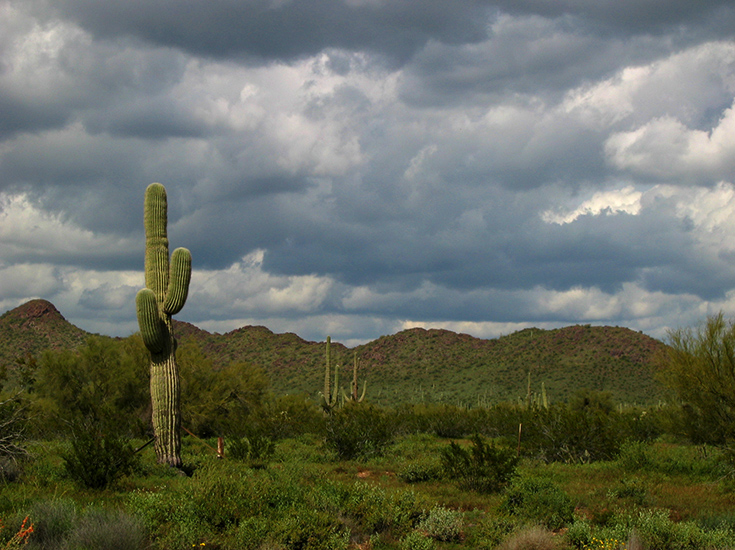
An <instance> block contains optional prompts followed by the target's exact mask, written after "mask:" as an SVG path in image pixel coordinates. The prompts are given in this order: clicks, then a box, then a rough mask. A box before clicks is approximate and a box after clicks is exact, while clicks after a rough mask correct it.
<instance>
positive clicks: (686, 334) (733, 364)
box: [659, 312, 735, 451]
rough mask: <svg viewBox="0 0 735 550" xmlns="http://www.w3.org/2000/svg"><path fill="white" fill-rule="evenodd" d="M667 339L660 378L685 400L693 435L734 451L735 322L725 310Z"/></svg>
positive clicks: (685, 411)
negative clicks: (728, 318)
mask: <svg viewBox="0 0 735 550" xmlns="http://www.w3.org/2000/svg"><path fill="white" fill-rule="evenodd" d="M666 343H667V344H668V345H669V348H668V349H667V351H666V353H665V354H664V355H662V356H661V357H660V360H659V363H660V365H659V366H660V370H659V378H660V379H661V381H662V382H663V383H664V384H665V385H666V386H668V387H669V388H671V389H672V390H674V391H675V392H676V394H677V395H678V396H679V398H680V399H681V400H682V402H683V413H684V417H685V422H686V425H685V428H686V430H687V432H688V435H689V437H690V438H691V439H692V440H693V441H694V442H696V443H712V444H716V445H720V446H722V447H725V448H729V449H730V450H731V451H735V448H733V445H735V322H734V321H733V320H729V321H728V320H726V319H725V317H724V315H723V314H722V312H720V313H718V314H717V315H713V316H710V317H708V318H707V320H706V322H705V323H704V324H702V325H700V326H699V327H696V328H685V329H679V330H674V331H670V332H669V334H668V338H667V342H666Z"/></svg>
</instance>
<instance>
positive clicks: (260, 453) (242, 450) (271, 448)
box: [226, 430, 276, 467]
mask: <svg viewBox="0 0 735 550" xmlns="http://www.w3.org/2000/svg"><path fill="white" fill-rule="evenodd" d="M275 449H276V443H275V442H274V441H273V440H272V439H271V438H270V437H268V436H267V435H266V434H264V433H262V432H260V431H256V430H253V431H252V433H250V434H249V435H247V436H244V437H230V438H228V439H227V452H226V456H227V457H228V458H234V459H235V460H246V461H248V462H249V464H250V466H252V467H263V466H264V465H265V464H266V463H267V462H268V460H270V459H271V458H272V457H273V453H274V452H275Z"/></svg>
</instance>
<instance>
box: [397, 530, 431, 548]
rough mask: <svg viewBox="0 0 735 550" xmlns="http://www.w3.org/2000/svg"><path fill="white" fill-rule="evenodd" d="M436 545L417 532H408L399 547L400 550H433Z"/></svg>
mask: <svg viewBox="0 0 735 550" xmlns="http://www.w3.org/2000/svg"><path fill="white" fill-rule="evenodd" d="M435 546H436V544H435V543H434V540H433V539H431V538H429V537H427V536H426V535H424V534H423V533H420V532H418V531H410V532H409V533H408V534H407V535H406V536H405V537H403V539H401V544H400V546H399V548H400V550H433V549H434V547H435Z"/></svg>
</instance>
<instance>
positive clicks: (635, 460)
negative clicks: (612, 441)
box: [617, 441, 653, 472]
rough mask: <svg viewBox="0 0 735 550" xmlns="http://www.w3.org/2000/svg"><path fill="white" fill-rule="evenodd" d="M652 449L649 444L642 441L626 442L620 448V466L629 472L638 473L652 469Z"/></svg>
mask: <svg viewBox="0 0 735 550" xmlns="http://www.w3.org/2000/svg"><path fill="white" fill-rule="evenodd" d="M650 449H651V447H650V445H649V444H648V443H644V442H642V441H626V442H625V443H623V444H622V445H621V446H620V454H618V459H617V460H618V464H620V466H621V467H622V468H623V469H624V470H626V471H628V472H637V471H640V470H646V469H649V468H651V466H652V465H653V460H652V458H651V450H650Z"/></svg>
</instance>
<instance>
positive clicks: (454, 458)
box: [441, 434, 518, 493]
mask: <svg viewBox="0 0 735 550" xmlns="http://www.w3.org/2000/svg"><path fill="white" fill-rule="evenodd" d="M471 442H472V444H471V446H470V448H469V449H465V448H464V447H462V446H461V445H459V444H457V443H456V442H454V441H452V442H451V443H450V444H449V446H448V447H445V448H444V449H442V451H441V466H442V471H443V473H444V475H445V477H447V478H449V479H455V480H457V481H458V483H459V485H460V487H462V488H463V489H467V490H471V491H477V492H480V493H493V492H497V491H499V490H500V489H502V488H503V486H505V485H506V484H507V483H508V482H509V481H510V479H511V478H512V477H513V475H514V474H515V471H516V466H517V465H518V457H517V456H516V454H515V453H514V452H513V451H512V450H511V449H505V448H501V447H496V446H495V445H494V444H493V443H490V444H488V443H486V442H485V440H484V439H483V438H482V437H481V436H480V435H478V434H475V435H473V436H472V438H471Z"/></svg>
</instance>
